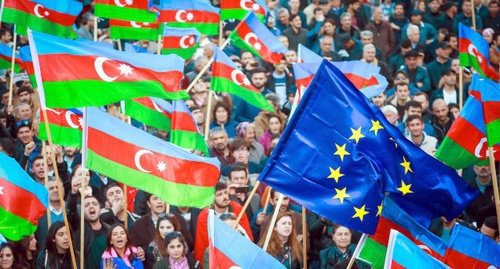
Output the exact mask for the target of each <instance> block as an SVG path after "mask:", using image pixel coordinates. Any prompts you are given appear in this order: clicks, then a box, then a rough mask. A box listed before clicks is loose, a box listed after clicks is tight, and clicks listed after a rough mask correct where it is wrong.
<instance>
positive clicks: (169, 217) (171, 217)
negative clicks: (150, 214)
mask: <svg viewBox="0 0 500 269" xmlns="http://www.w3.org/2000/svg"><path fill="white" fill-rule="evenodd" d="M164 220H167V221H169V222H170V223H171V224H172V226H174V231H177V232H180V231H181V225H180V224H179V221H178V220H177V218H176V217H175V215H173V214H160V215H159V216H158V221H157V223H156V242H157V243H158V250H159V252H160V254H161V256H162V257H166V256H167V248H166V246H167V245H165V244H163V238H161V235H160V222H162V221H164ZM165 237H166V236H165Z"/></svg>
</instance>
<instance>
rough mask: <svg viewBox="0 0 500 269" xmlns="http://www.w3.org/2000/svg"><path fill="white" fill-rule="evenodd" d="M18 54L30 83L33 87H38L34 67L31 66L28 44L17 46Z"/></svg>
mask: <svg viewBox="0 0 500 269" xmlns="http://www.w3.org/2000/svg"><path fill="white" fill-rule="evenodd" d="M19 56H20V57H21V60H22V61H23V66H24V69H25V70H26V73H27V74H28V77H29V78H30V81H31V85H32V86H33V89H36V88H38V86H37V84H36V78H35V67H34V66H33V60H32V59H31V51H30V47H29V46H23V47H21V48H19Z"/></svg>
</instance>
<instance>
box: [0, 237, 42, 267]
mask: <svg viewBox="0 0 500 269" xmlns="http://www.w3.org/2000/svg"><path fill="white" fill-rule="evenodd" d="M6 248H10V251H12V258H13V262H12V268H19V267H17V266H16V265H17V263H18V260H19V259H18V253H17V252H16V249H15V246H14V245H13V244H12V243H11V242H8V243H3V244H0V253H2V251H3V250H4V249H6ZM34 259H36V256H34Z"/></svg>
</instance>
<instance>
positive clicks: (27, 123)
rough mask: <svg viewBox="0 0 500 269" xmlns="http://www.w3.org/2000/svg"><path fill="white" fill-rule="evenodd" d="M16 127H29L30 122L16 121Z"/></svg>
mask: <svg viewBox="0 0 500 269" xmlns="http://www.w3.org/2000/svg"><path fill="white" fill-rule="evenodd" d="M16 125H17V126H21V125H30V121H29V120H21V121H18V122H17V123H16Z"/></svg>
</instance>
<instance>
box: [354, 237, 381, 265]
mask: <svg viewBox="0 0 500 269" xmlns="http://www.w3.org/2000/svg"><path fill="white" fill-rule="evenodd" d="M386 253H387V247H386V246H384V245H382V244H380V243H378V242H376V241H375V240H373V239H371V238H369V237H368V238H367V239H366V241H365V245H364V246H363V249H361V252H360V253H359V257H358V259H360V260H362V261H365V262H367V263H369V264H370V265H371V266H372V268H373V269H382V268H384V262H385V255H386Z"/></svg>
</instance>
